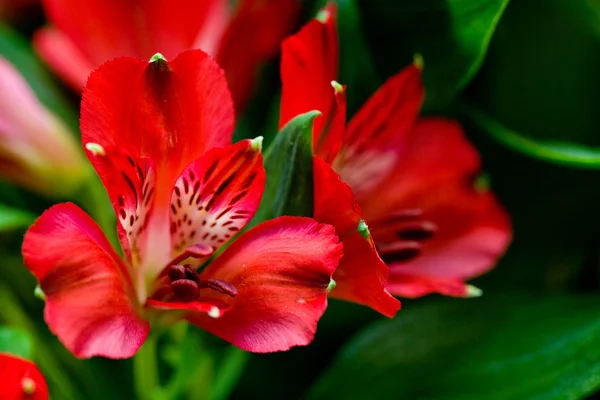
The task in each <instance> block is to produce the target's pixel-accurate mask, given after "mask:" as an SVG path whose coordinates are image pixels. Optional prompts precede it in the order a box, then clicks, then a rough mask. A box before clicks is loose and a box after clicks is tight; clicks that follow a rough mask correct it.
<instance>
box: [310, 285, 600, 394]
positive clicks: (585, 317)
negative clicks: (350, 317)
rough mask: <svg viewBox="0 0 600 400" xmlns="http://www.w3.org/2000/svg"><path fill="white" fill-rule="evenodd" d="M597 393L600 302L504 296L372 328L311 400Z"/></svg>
mask: <svg viewBox="0 0 600 400" xmlns="http://www.w3.org/2000/svg"><path fill="white" fill-rule="evenodd" d="M598 388H600V298H598V297H597V296H578V295H532V294H515V293H513V294H510V293H506V292H504V293H502V294H498V295H489V294H488V295H484V296H483V297H482V298H478V299H471V300H459V299H440V300H439V301H437V302H430V303H429V304H424V305H420V306H415V307H414V308H411V309H408V308H405V310H404V311H401V312H400V313H399V314H398V317H397V318H396V319H394V320H388V321H384V322H381V323H377V324H375V325H372V326H371V327H369V328H368V329H366V330H365V331H363V332H362V333H360V334H359V335H358V336H356V337H354V339H352V340H351V341H350V342H349V343H347V344H346V345H345V346H344V348H343V349H342V351H341V353H340V354H339V355H338V357H337V359H336V360H335V362H334V363H333V365H332V366H331V367H330V368H329V370H328V371H326V373H325V374H324V375H323V376H322V377H321V379H320V380H319V381H318V383H317V385H316V386H315V387H313V389H312V391H311V392H310V395H309V396H308V398H310V399H332V398H339V399H366V398H372V399H428V400H434V399H455V400H458V399H461V400H462V399H464V400H480V399H486V400H522V399H534V398H535V399H539V400H559V399H578V398H582V397H584V396H585V395H586V394H589V393H592V392H593V391H594V390H597V389H598Z"/></svg>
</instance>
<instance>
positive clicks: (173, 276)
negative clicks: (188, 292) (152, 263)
mask: <svg viewBox="0 0 600 400" xmlns="http://www.w3.org/2000/svg"><path fill="white" fill-rule="evenodd" d="M167 275H168V276H169V280H170V281H171V282H175V281H177V280H179V279H184V278H186V274H185V267H184V266H183V265H170V266H169V267H167Z"/></svg>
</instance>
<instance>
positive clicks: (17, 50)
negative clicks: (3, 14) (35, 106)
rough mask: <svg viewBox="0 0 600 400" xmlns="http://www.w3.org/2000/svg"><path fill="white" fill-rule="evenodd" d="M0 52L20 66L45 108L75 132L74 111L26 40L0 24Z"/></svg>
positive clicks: (76, 129)
mask: <svg viewBox="0 0 600 400" xmlns="http://www.w3.org/2000/svg"><path fill="white" fill-rule="evenodd" d="M0 55H1V56H2V57H4V58H6V59H7V60H8V61H10V62H11V63H12V64H13V65H14V66H15V67H16V68H17V69H18V70H19V72H20V73H21V74H22V75H23V77H24V78H25V80H26V81H27V83H28V84H29V86H30V87H31V89H32V90H33V92H34V93H35V94H36V96H37V97H38V99H39V100H40V101H41V102H42V103H43V104H44V105H45V106H46V107H48V109H50V110H52V111H54V112H55V113H56V114H57V115H58V116H59V117H60V118H61V119H63V121H64V122H66V123H67V124H68V126H69V127H70V128H71V129H72V130H73V131H74V132H77V131H78V129H79V128H78V126H79V123H78V119H77V115H76V114H75V112H74V111H73V108H72V107H71V105H70V104H69V103H68V102H67V101H66V100H65V98H64V97H63V96H62V95H61V93H60V92H59V91H58V90H57V88H56V85H55V84H54V82H53V80H52V78H51V77H50V75H49V74H48V72H47V71H46V69H45V68H44V67H43V65H42V63H41V62H40V61H39V59H38V58H37V57H36V56H35V54H34V53H33V50H32V49H31V47H30V45H29V43H28V42H27V40H26V39H25V38H23V37H22V36H20V35H19V34H18V33H16V32H14V31H13V30H12V29H10V28H9V27H7V26H5V25H2V24H0Z"/></svg>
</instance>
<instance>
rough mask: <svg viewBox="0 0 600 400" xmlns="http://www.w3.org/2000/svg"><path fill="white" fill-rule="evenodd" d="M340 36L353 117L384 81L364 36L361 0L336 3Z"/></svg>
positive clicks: (343, 78) (342, 73)
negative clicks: (359, 3) (358, 1)
mask: <svg viewBox="0 0 600 400" xmlns="http://www.w3.org/2000/svg"><path fill="white" fill-rule="evenodd" d="M336 3H337V6H338V31H339V37H340V71H339V74H340V78H339V81H340V83H342V84H345V85H348V88H349V89H348V90H347V91H346V99H347V102H348V109H349V111H350V114H352V113H353V112H354V111H356V110H357V109H358V108H359V107H360V105H361V103H362V102H363V101H364V99H366V98H368V97H369V96H370V95H371V94H372V93H373V92H374V91H375V90H376V89H377V88H378V87H379V86H380V85H381V78H380V77H379V73H378V72H377V68H376V66H375V64H374V61H373V56H372V54H371V51H370V49H369V46H368V43H367V40H366V38H365V36H364V29H363V24H362V20H361V15H360V8H359V7H358V4H357V0H336Z"/></svg>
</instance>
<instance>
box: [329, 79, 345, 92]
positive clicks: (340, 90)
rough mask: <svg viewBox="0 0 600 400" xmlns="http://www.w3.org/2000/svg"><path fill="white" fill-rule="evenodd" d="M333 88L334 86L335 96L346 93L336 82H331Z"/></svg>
mask: <svg viewBox="0 0 600 400" xmlns="http://www.w3.org/2000/svg"><path fill="white" fill-rule="evenodd" d="M331 86H333V90H335V94H339V93H344V87H343V86H342V85H340V84H339V83H338V82H336V81H331Z"/></svg>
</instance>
